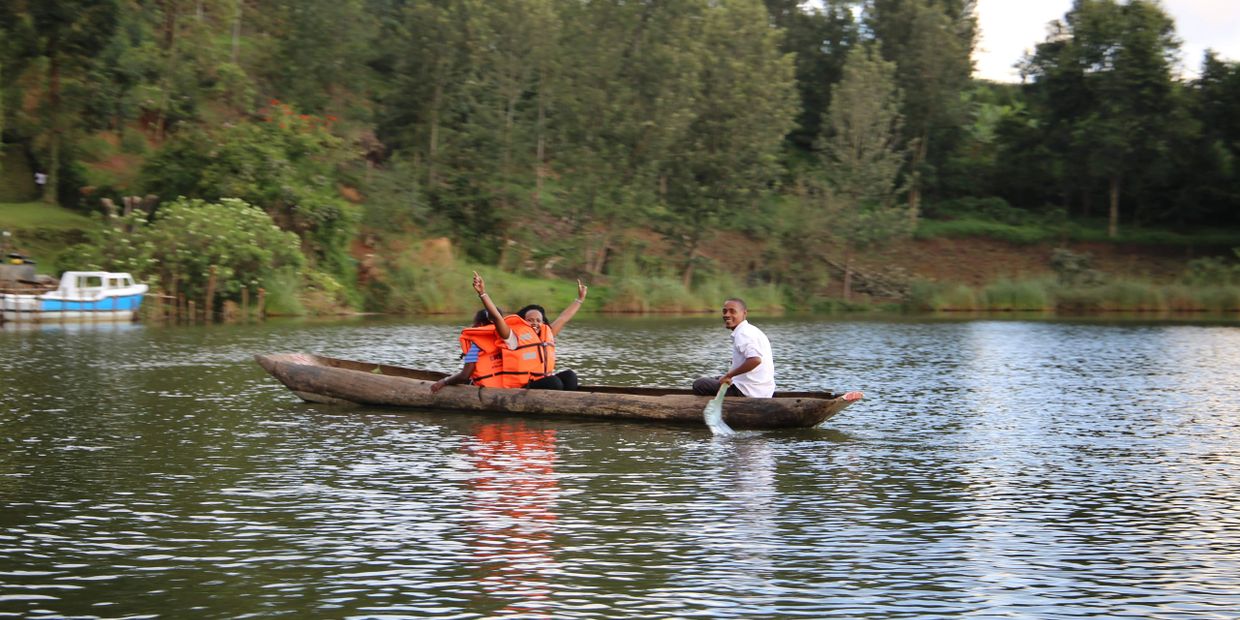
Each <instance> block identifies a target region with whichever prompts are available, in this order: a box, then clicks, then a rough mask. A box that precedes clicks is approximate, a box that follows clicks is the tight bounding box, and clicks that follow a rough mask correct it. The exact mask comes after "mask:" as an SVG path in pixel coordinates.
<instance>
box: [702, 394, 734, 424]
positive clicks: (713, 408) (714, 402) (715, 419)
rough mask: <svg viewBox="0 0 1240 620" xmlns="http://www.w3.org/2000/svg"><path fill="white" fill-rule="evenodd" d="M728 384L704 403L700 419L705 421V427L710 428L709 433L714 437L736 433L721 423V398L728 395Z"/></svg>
mask: <svg viewBox="0 0 1240 620" xmlns="http://www.w3.org/2000/svg"><path fill="white" fill-rule="evenodd" d="M728 387H729V386H728V384H726V383H725V384H723V385H722V386H720V387H719V393H718V394H716V395H715V397H714V398H712V399H710V402H709V403H706V410H705V411H703V412H702V417H704V418H705V419H706V426H709V427H710V432H711V433H712V434H714V435H717V436H718V435H723V436H727V435H735V434H736V431H734V430H732V427H731V426H728V423H727V422H724V421H723V397H724V395H725V394H727V393H728Z"/></svg>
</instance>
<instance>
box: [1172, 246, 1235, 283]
mask: <svg viewBox="0 0 1240 620" xmlns="http://www.w3.org/2000/svg"><path fill="white" fill-rule="evenodd" d="M1232 252H1233V253H1234V254H1235V257H1236V259H1240V248H1233V249H1232ZM1182 280H1183V282H1184V283H1186V284H1189V285H1193V286H1218V285H1222V286H1230V285H1240V260H1235V259H1226V258H1222V257H1218V256H1210V257H1206V258H1197V259H1193V260H1192V261H1190V262H1189V263H1188V267H1187V269H1186V270H1185V273H1184V277H1183V278H1182Z"/></svg>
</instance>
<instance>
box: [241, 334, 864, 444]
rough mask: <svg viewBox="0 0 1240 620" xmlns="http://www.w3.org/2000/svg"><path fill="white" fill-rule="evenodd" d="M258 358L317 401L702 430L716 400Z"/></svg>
mask: <svg viewBox="0 0 1240 620" xmlns="http://www.w3.org/2000/svg"><path fill="white" fill-rule="evenodd" d="M255 359H256V361H258V363H259V365H261V366H262V367H263V368H264V369H266V370H267V372H269V373H271V374H272V376H274V377H275V378H276V379H279V380H280V382H282V383H283V384H284V385H286V386H287V387H288V388H289V389H290V390H292V391H293V393H294V394H296V395H297V396H299V397H300V398H302V399H303V400H306V401H309V402H317V403H355V404H359V405H375V406H386V407H406V408H416V409H446V410H455V411H478V412H493V413H501V414H508V415H541V416H586V417H596V418H612V419H624V420H653V421H661V422H684V423H695V424H702V423H703V415H702V414H703V410H704V408H705V407H706V404H707V403H708V402H710V400H711V399H710V397H708V396H698V395H695V394H693V392H692V391H690V390H676V389H663V388H630V387H612V386H582V387H581V388H580V389H579V390H578V391H575V392H565V391H555V390H525V389H502V388H481V387H475V386H472V385H449V386H446V387H444V388H443V389H442V390H439V391H438V392H436V393H432V392H431V390H430V387H431V384H433V383H434V382H435V381H437V380H439V379H442V378H444V377H445V376H447V375H445V374H444V373H440V372H434V371H429V370H416V369H412V368H402V367H400V366H390V365H386V364H374V363H368V362H360V361H353V360H344V359H337V358H331V357H324V356H321V355H313V354H309V353H277V354H265V355H256V356H255ZM853 402H856V401H855V400H846V399H845V398H844V397H843V395H842V394H833V393H829V392H776V394H775V397H774V398H738V397H728V398H725V399H724V405H723V419H724V421H725V422H726V423H727V424H728V425H729V426H731V427H732V428H745V429H774V428H809V427H813V426H817V425H819V424H821V423H822V422H824V421H826V420H827V419H829V418H831V417H832V416H834V415H835V414H837V413H839V412H840V411H842V410H843V409H844V408H845V407H847V406H848V405H850V404H852V403H853Z"/></svg>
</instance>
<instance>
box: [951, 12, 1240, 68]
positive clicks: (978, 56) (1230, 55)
mask: <svg viewBox="0 0 1240 620" xmlns="http://www.w3.org/2000/svg"><path fill="white" fill-rule="evenodd" d="M1162 6H1163V10H1165V11H1166V12H1167V13H1168V14H1169V15H1171V17H1172V19H1174V20H1175V26H1176V34H1177V36H1178V37H1179V38H1180V41H1181V42H1182V44H1181V46H1180V57H1181V60H1182V64H1181V67H1180V70H1181V71H1182V72H1183V73H1184V74H1185V75H1195V74H1196V73H1197V72H1198V71H1199V70H1200V69H1201V59H1202V56H1203V54H1205V50H1206V48H1212V49H1214V51H1215V52H1217V53H1218V54H1219V56H1221V57H1223V58H1225V59H1228V60H1240V2H1238V1H1237V0H1163V2H1162ZM1071 8H1072V0H978V3H977V15H978V26H979V29H980V31H981V36H980V37H979V39H978V45H977V51H975V52H974V54H973V59H974V61H975V63H976V72H975V75H976V76H977V77H980V78H984V79H989V80H996V81H1002V82H1014V81H1017V80H1018V79H1019V75H1018V73H1017V71H1016V69H1015V68H1013V65H1015V64H1016V63H1017V62H1018V61H1020V59H1021V57H1022V56H1023V55H1024V54H1025V53H1026V52H1031V51H1032V50H1033V47H1034V45H1036V44H1038V43H1040V42H1042V41H1044V40H1046V35H1047V24H1049V23H1050V22H1051V21H1053V20H1056V19H1061V18H1063V16H1064V14H1065V13H1067V12H1068V10H1069V9H1071Z"/></svg>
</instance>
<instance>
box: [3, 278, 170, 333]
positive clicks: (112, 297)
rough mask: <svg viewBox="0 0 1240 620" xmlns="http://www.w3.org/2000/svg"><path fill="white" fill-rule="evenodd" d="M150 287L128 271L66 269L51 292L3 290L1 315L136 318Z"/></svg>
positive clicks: (7, 317)
mask: <svg viewBox="0 0 1240 620" xmlns="http://www.w3.org/2000/svg"><path fill="white" fill-rule="evenodd" d="M147 290H148V287H147V285H145V284H139V283H137V282H134V279H133V276H131V275H129V274H128V273H118V272H111V271H66V272H64V274H62V275H61V276H60V284H59V286H58V287H57V288H56V289H54V290H51V291H47V292H43V293H11V292H0V310H3V314H0V317H2V320H4V321H14V322H54V321H132V320H133V318H134V315H135V313H136V312H137V311H138V308H139V307H141V305H142V297H143V296H144V295H146V292H147Z"/></svg>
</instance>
